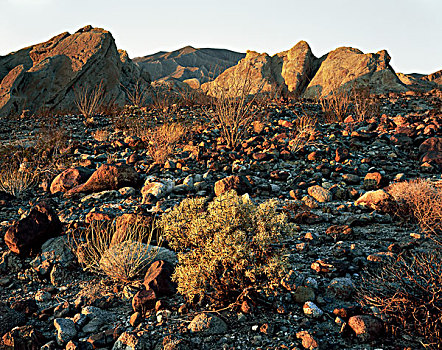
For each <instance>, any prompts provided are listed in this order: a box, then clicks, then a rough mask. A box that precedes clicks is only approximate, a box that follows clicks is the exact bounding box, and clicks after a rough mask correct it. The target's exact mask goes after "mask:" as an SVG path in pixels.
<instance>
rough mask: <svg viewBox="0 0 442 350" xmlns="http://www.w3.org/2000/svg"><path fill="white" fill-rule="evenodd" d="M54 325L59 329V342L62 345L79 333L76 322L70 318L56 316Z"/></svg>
mask: <svg viewBox="0 0 442 350" xmlns="http://www.w3.org/2000/svg"><path fill="white" fill-rule="evenodd" d="M54 326H55V329H56V330H57V343H58V345H60V346H62V345H64V344H66V343H67V342H69V341H70V340H72V339H73V338H74V337H75V336H76V335H77V329H76V328H75V323H74V321H72V320H71V319H69V318H56V319H55V320H54Z"/></svg>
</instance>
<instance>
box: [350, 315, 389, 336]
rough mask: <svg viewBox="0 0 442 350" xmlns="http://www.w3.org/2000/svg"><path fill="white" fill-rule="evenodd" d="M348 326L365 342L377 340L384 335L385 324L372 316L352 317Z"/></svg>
mask: <svg viewBox="0 0 442 350" xmlns="http://www.w3.org/2000/svg"><path fill="white" fill-rule="evenodd" d="M348 325H349V326H350V328H351V329H352V330H353V331H354V332H355V333H356V336H357V337H358V338H359V339H360V340H361V341H363V342H366V341H371V340H374V339H377V338H379V337H380V336H382V334H383V333H384V323H383V322H382V321H381V320H380V319H378V318H376V317H374V316H371V315H357V316H352V317H350V319H349V320H348Z"/></svg>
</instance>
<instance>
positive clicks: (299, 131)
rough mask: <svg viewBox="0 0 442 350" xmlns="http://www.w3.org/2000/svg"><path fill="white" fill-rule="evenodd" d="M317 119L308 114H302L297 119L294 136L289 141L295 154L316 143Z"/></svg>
mask: <svg viewBox="0 0 442 350" xmlns="http://www.w3.org/2000/svg"><path fill="white" fill-rule="evenodd" d="M315 134H316V119H315V118H312V117H309V116H308V115H303V116H300V117H298V118H297V119H296V121H295V130H294V132H293V137H292V138H291V140H290V141H289V147H290V151H291V152H292V153H293V154H295V153H297V152H299V151H300V150H301V149H303V148H304V147H306V146H308V145H314V144H316V142H315Z"/></svg>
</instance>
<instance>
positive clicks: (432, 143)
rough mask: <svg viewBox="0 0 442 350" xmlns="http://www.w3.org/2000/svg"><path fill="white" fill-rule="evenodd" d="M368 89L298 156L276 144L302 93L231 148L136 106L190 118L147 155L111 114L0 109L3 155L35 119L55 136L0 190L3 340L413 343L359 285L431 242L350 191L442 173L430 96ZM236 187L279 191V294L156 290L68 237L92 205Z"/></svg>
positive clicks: (28, 136)
mask: <svg viewBox="0 0 442 350" xmlns="http://www.w3.org/2000/svg"><path fill="white" fill-rule="evenodd" d="M380 103H381V109H380V113H379V115H378V116H376V117H375V118H372V119H370V120H367V121H363V122H358V123H356V122H354V123H352V122H351V120H347V123H334V124H325V123H322V122H321V123H318V124H317V134H316V139H315V142H314V143H312V144H310V145H308V146H307V147H305V149H304V150H301V151H300V152H298V153H296V154H292V153H291V152H289V146H288V144H289V141H290V139H291V137H292V135H293V130H294V121H295V120H296V118H297V116H298V115H300V114H301V113H308V114H311V115H312V116H313V115H316V116H317V117H318V118H321V109H320V107H319V106H318V105H316V104H314V103H309V102H308V101H304V102H302V103H300V102H297V103H288V102H287V103H274V104H269V105H268V106H267V107H266V108H264V109H263V112H262V113H261V117H262V118H261V121H260V122H259V123H255V124H254V127H251V128H250V130H249V134H248V135H246V137H245V140H244V142H243V143H242V145H241V147H238V149H236V150H229V149H228V148H226V147H225V146H224V145H223V144H222V142H221V140H220V138H219V130H217V129H215V128H213V127H211V126H210V125H209V124H207V123H206V124H205V120H204V118H202V116H203V115H204V113H203V111H202V110H201V109H200V108H198V107H192V108H190V107H183V108H175V109H169V110H167V111H158V110H147V111H146V112H145V113H146V115H147V116H148V117H149V118H150V119H151V120H154V119H155V117H158V116H165V117H166V118H168V119H176V120H186V121H187V122H188V123H190V124H192V123H194V124H193V125H198V128H196V127H194V128H193V130H194V131H193V132H192V133H191V134H189V135H188V137H187V138H186V140H185V142H184V143H183V144H182V145H180V146H179V148H178V149H177V150H176V152H175V153H174V154H173V155H172V156H170V157H169V160H168V161H167V162H166V163H165V164H164V165H158V164H154V163H153V161H152V159H151V157H150V156H149V154H148V153H147V151H146V148H145V147H144V144H143V141H142V140H141V139H139V138H137V137H136V136H135V135H131V134H130V133H128V132H127V131H126V132H123V131H121V130H119V129H120V128H121V126H120V124H121V119H120V120H116V119H115V118H111V117H107V116H97V117H95V118H94V119H95V121H94V124H93V125H89V126H87V127H85V126H84V124H83V117H81V116H71V115H69V116H59V117H52V118H51V121H52V122H51V124H48V122H47V121H46V122H45V123H46V126H45V127H43V128H41V129H40V131H39V129H38V127H39V126H41V125H42V121H41V119H38V118H31V117H29V118H28V117H24V118H21V119H20V118H19V119H5V120H2V121H1V125H0V130H1V132H0V141H1V144H2V150H3V151H2V152H3V154H2V157H3V159H5V157H7V153H6V149H10V146H11V144H14V145H21V147H25V146H26V145H29V144H33V143H34V144H35V142H36V141H35V140H36V139H37V140H38V135H39V133H40V134H41V133H42V132H43V131H44V132H45V134H44V135H46V136H44V138H46V139H47V140H49V139H48V138H51V137H52V138H57V140H58V141H57V140H56V141H54V142H53V143H52V144H51V147H54V145H56V147H58V146H60V147H59V149H58V152H57V154H59V155H58V156H57V159H58V163H57V165H56V166H55V165H53V166H52V167H51V170H50V172H49V174H50V176H47V180H41V181H40V182H39V186H36V187H35V188H33V189H32V190H31V191H29V192H28V193H25V194H23V195H22V196H20V197H19V198H14V197H11V196H9V195H8V194H6V193H4V192H3V193H0V199H1V201H0V230H1V232H0V233H1V234H0V287H1V288H0V302H1V304H0V310H1V311H0V336H3V343H4V345H0V347H1V346H3V347H5V348H7V346H8V345H9V346H11V344H15V347H16V348H20V349H24V348H26V349H39V348H40V347H41V348H42V349H58V348H69V349H92V348H103V349H111V348H112V349H191V348H194V349H302V348H307V349H314V348H320V349H405V348H410V349H420V348H422V345H421V344H422V343H421V339H417V338H412V337H410V336H408V335H406V334H397V335H394V336H393V335H389V334H384V333H383V329H384V325H383V323H382V321H381V320H380V319H379V318H376V317H375V315H374V314H373V310H371V309H365V308H361V307H360V306H359V305H358V303H357V297H356V295H357V293H356V291H357V286H358V283H360V280H361V275H362V274H363V271H364V269H365V268H367V267H369V266H372V265H373V264H377V263H378V262H379V261H381V260H382V259H383V258H384V257H385V256H394V255H395V254H398V253H400V252H401V251H403V250H411V251H413V252H419V251H421V250H426V249H429V248H430V247H431V246H432V244H434V243H433V242H432V241H431V240H429V239H427V238H425V237H424V236H423V235H422V234H420V232H419V229H418V227H417V226H414V225H413V224H411V223H404V221H403V220H400V219H399V218H397V217H394V216H392V215H390V214H386V213H383V212H382V211H380V210H379V211H378V210H375V209H373V208H376V205H377V204H378V203H375V202H373V201H371V202H370V201H365V202H366V205H365V206H361V205H357V204H359V203H361V202H364V200H362V201H361V200H360V197H361V196H363V195H364V194H365V193H366V192H368V191H374V190H378V189H380V188H383V187H385V186H388V185H389V184H390V183H393V182H397V181H402V180H408V179H414V178H427V179H431V180H433V181H434V182H437V181H439V182H440V181H441V164H442V161H441V160H442V135H441V132H442V129H441V120H442V110H441V106H442V99H441V95H440V92H437V91H436V92H433V93H426V94H418V93H407V94H401V95H399V94H390V95H388V96H381V99H380ZM130 118H131V117H129V116H127V117H126V119H130ZM132 118H136V117H132ZM43 124H44V123H43ZM63 135H64V136H63ZM62 136H63V137H62ZM65 136H66V137H65ZM6 146H7V147H6ZM66 146H67V147H66ZM8 147H9V148H8ZM45 156H46V157H50V155H48V154H46V155H45ZM79 167H80V168H79ZM75 168H76V169H77V170H75ZM65 169H69V170H65ZM97 169H98V170H97ZM62 171H64V175H63V176H57V177H56V178H55V176H56V175H59V174H60V173H62ZM94 171H95V172H94ZM232 176H233V177H232ZM54 178H55V180H54ZM226 178H227V179H230V180H226ZM232 187H233V188H235V189H236V190H237V191H238V192H240V193H245V192H247V193H249V195H250V197H251V198H252V200H253V201H255V202H258V203H259V202H262V201H264V200H266V199H269V198H278V199H279V200H280V209H281V210H285V211H286V212H287V213H288V215H290V220H291V221H292V222H293V223H296V225H298V229H297V233H296V236H295V237H294V238H291V239H288V240H287V241H286V242H285V244H286V246H287V248H288V249H289V251H290V255H289V261H290V264H291V269H292V272H291V274H290V275H289V276H287V278H286V279H285V280H284V281H283V283H282V285H283V286H284V288H283V290H284V292H282V293H280V294H278V295H276V296H273V297H269V298H266V299H265V301H262V302H256V303H252V304H251V305H244V304H243V305H241V307H237V308H234V309H224V310H222V309H221V310H213V308H212V306H211V305H188V304H186V303H185V300H184V299H183V297H182V296H180V295H179V294H173V295H169V296H163V297H161V296H159V297H155V298H152V297H150V296H149V295H146V289H145V286H144V285H143V284H142V283H141V282H134V283H118V282H115V281H113V280H111V279H110V278H107V277H105V276H100V275H97V274H94V273H90V272H86V271H83V269H82V267H81V265H80V264H79V263H78V261H77V258H76V256H75V255H74V254H73V253H72V252H71V250H70V247H72V244H70V243H69V239H68V237H70V235H71V234H72V232H75V230H76V229H78V228H79V227H82V226H84V225H85V224H86V223H87V222H90V221H92V220H94V219H97V220H100V219H109V218H116V217H120V216H122V215H123V214H128V216H126V218H128V217H129V216H130V215H139V216H145V217H152V216H153V215H154V214H155V215H161V213H163V212H164V211H167V209H168V208H171V207H173V206H174V205H175V204H177V203H179V202H180V201H181V200H182V199H184V198H186V197H193V196H209V197H214V196H215V195H216V194H219V193H216V192H220V191H224V190H226V189H229V188H232ZM358 199H359V201H358ZM42 201H45V203H46V204H40V205H39V206H37V207H35V206H36V205H37V204H38V203H42ZM19 220H20V221H19ZM7 232H9V234H6V233H7ZM11 232H13V233H14V235H12V233H11ZM5 234H6V235H5ZM31 235H34V236H32V237H31ZM11 236H13V237H15V240H11V238H10V237H11ZM7 240H8V245H7V244H6V241H7ZM40 247H41V248H40ZM164 249H167V248H164ZM170 254H171V255H173V253H172V252H170ZM172 260H173V259H172ZM172 262H173V261H172ZM156 267H158V266H156ZM151 272H152V271H151ZM147 284H148V283H146V281H145V285H147ZM140 291H143V292H141V293H140ZM143 293H144V294H143ZM147 294H148V293H147ZM140 305H142V306H143V312H144V311H145V314H144V315H142V314H141V313H140V312H139V311H140ZM146 309H147V311H146ZM137 311H138V312H137ZM16 326H17V327H18V328H14V329H13V327H16ZM14 342H15V343H14ZM17 344H22V345H17Z"/></svg>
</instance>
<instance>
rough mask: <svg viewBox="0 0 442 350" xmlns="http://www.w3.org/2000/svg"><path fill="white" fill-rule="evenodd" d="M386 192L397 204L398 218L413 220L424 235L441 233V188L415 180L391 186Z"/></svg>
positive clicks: (424, 181) (427, 182) (425, 181)
mask: <svg viewBox="0 0 442 350" xmlns="http://www.w3.org/2000/svg"><path fill="white" fill-rule="evenodd" d="M388 192H389V193H390V194H391V195H392V196H393V197H394V199H395V200H396V201H397V203H398V205H397V207H398V212H397V213H396V214H397V215H398V216H400V217H402V218H409V217H411V218H414V219H415V220H416V222H417V224H418V225H419V227H420V228H421V230H422V231H423V232H424V233H432V234H434V235H436V236H439V235H440V234H441V233H442V188H438V187H436V186H435V185H434V184H432V183H431V182H430V181H428V180H424V179H417V180H411V181H404V182H398V183H395V184H392V185H391V186H390V188H389V190H388Z"/></svg>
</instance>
